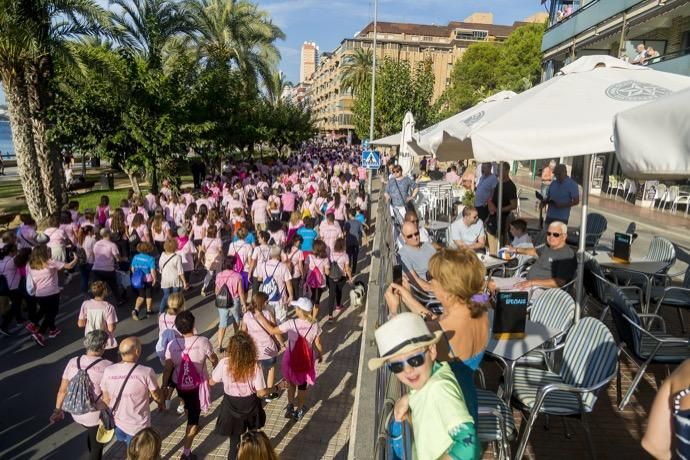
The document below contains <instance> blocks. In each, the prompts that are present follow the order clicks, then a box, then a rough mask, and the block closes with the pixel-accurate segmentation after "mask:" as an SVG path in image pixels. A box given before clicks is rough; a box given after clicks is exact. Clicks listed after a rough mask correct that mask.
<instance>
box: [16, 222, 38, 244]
mask: <svg viewBox="0 0 690 460" xmlns="http://www.w3.org/2000/svg"><path fill="white" fill-rule="evenodd" d="M35 244H36V229H35V228H34V227H31V226H30V225H24V224H22V225H21V227H19V231H18V232H17V248H18V249H25V248H32V247H33V246H34V245H35Z"/></svg>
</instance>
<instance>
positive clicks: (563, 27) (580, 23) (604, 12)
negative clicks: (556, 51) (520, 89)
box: [541, 0, 646, 51]
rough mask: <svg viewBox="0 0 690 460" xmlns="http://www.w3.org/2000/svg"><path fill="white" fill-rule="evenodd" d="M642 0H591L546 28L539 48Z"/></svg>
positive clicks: (558, 41)
mask: <svg viewBox="0 0 690 460" xmlns="http://www.w3.org/2000/svg"><path fill="white" fill-rule="evenodd" d="M644 1H646V0H617V1H611V0H593V1H591V2H589V3H587V4H586V5H585V6H583V7H582V8H580V9H579V10H577V11H575V12H574V13H573V14H571V15H570V16H568V17H567V18H565V19H563V20H562V21H560V22H557V23H555V24H554V25H552V26H551V27H550V28H548V29H547V30H546V32H544V38H543V40H542V42H541V50H542V51H546V50H549V49H551V48H553V47H554V46H556V45H559V44H561V43H563V42H565V41H567V40H569V39H571V38H573V37H575V36H577V35H578V34H581V33H582V32H584V31H586V30H588V29H591V28H592V27H595V26H596V25H597V24H600V23H601V22H603V21H605V20H606V19H608V18H610V17H611V16H615V15H617V14H620V13H622V12H623V11H625V10H627V9H628V8H630V7H633V6H635V5H637V4H638V3H642V2H644Z"/></svg>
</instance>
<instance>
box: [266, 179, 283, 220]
mask: <svg viewBox="0 0 690 460" xmlns="http://www.w3.org/2000/svg"><path fill="white" fill-rule="evenodd" d="M281 206H282V200H281V199H280V190H279V189H278V187H277V186H274V188H273V194H272V195H271V196H269V197H268V210H269V212H270V217H271V220H280V207H281Z"/></svg>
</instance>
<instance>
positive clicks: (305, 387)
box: [297, 382, 307, 391]
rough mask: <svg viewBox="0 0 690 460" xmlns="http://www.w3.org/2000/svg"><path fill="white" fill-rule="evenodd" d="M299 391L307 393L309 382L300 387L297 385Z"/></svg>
mask: <svg viewBox="0 0 690 460" xmlns="http://www.w3.org/2000/svg"><path fill="white" fill-rule="evenodd" d="M297 389H298V390H300V391H306V389H307V382H304V383H302V384H300V385H297Z"/></svg>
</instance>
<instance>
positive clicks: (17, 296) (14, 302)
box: [0, 289, 22, 329]
mask: <svg viewBox="0 0 690 460" xmlns="http://www.w3.org/2000/svg"><path fill="white" fill-rule="evenodd" d="M7 297H9V299H10V308H9V309H8V310H7V311H6V312H5V314H3V315H2V324H0V327H1V328H3V329H5V328H8V327H9V326H10V323H11V322H12V318H13V317H14V319H15V320H16V321H17V323H19V322H20V321H21V320H22V312H21V306H22V293H21V291H20V290H19V289H13V290H11V291H10V292H9V294H8V296H7Z"/></svg>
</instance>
